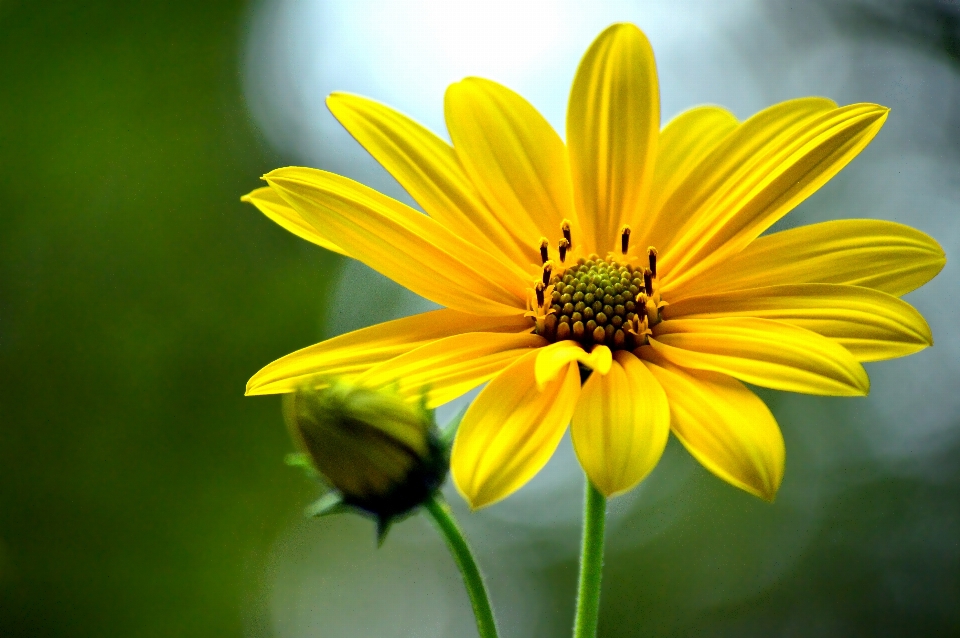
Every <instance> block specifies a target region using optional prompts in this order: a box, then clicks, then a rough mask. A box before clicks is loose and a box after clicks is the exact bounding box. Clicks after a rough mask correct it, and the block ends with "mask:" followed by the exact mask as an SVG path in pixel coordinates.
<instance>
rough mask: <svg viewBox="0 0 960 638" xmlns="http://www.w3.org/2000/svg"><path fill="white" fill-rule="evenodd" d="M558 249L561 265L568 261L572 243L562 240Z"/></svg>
mask: <svg viewBox="0 0 960 638" xmlns="http://www.w3.org/2000/svg"><path fill="white" fill-rule="evenodd" d="M557 248H558V250H559V251H560V263H561V264H562V263H563V262H564V261H566V260H567V249H568V248H570V242H569V241H567V240H566V239H561V240H560V245H559V246H558V247H557Z"/></svg>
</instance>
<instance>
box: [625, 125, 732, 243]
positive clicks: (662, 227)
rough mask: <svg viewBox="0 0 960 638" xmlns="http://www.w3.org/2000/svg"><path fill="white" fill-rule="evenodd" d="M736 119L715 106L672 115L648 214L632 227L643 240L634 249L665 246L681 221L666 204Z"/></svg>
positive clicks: (661, 144) (663, 134)
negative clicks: (637, 224)
mask: <svg viewBox="0 0 960 638" xmlns="http://www.w3.org/2000/svg"><path fill="white" fill-rule="evenodd" d="M737 124H738V122H737V118H736V117H734V116H733V114H732V113H731V112H730V111H728V110H726V109H722V108H719V107H716V106H698V107H696V108H692V109H690V110H688V111H685V112H683V113H681V114H680V115H678V116H677V117H675V118H673V119H672V120H671V121H670V123H669V124H667V126H666V127H664V129H663V130H662V131H661V132H660V142H659V152H658V154H657V162H656V167H655V170H654V178H653V185H652V191H651V193H650V206H649V211H650V212H649V213H648V214H647V215H646V216H645V217H644V219H642V220H640V226H639V228H635V229H633V230H634V232H635V233H637V237H642V238H644V241H643V242H634V247H633V251H644V252H645V251H646V250H647V246H648V245H653V246H666V245H667V239H668V238H670V237H672V232H671V230H670V229H671V228H673V227H674V226H676V225H677V224H678V222H677V219H676V218H675V216H674V215H673V214H672V213H673V209H671V208H667V207H664V203H665V202H667V201H669V199H670V198H671V196H672V195H673V194H674V193H675V192H676V190H677V189H678V188H679V187H680V185H681V184H682V183H683V181H684V180H685V179H686V178H687V176H688V175H690V173H692V172H693V170H694V169H695V168H696V167H697V166H698V165H699V164H700V162H701V161H702V160H703V159H704V158H705V157H707V156H708V155H709V154H710V152H711V151H713V149H715V148H716V147H717V145H719V144H720V142H722V141H723V140H724V139H725V138H726V137H727V136H728V135H729V134H730V133H731V132H732V131H733V130H734V129H736V128H737Z"/></svg>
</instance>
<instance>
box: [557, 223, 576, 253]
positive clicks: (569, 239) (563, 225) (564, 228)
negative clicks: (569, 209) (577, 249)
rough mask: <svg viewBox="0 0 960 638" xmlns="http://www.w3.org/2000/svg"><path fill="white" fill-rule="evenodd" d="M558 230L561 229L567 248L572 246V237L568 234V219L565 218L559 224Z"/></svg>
mask: <svg viewBox="0 0 960 638" xmlns="http://www.w3.org/2000/svg"><path fill="white" fill-rule="evenodd" d="M560 230H562V231H563V238H564V239H566V240H567V248H573V238H572V237H571V236H570V220H569V219H565V220H563V222H562V223H561V224H560Z"/></svg>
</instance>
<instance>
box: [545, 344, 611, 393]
mask: <svg viewBox="0 0 960 638" xmlns="http://www.w3.org/2000/svg"><path fill="white" fill-rule="evenodd" d="M573 361H576V362H578V363H582V364H583V365H585V366H587V367H588V368H590V369H591V370H596V371H597V372H599V373H600V374H606V373H607V372H609V371H610V364H611V363H612V362H613V353H612V352H610V348H608V347H607V346H603V345H599V346H594V347H593V349H592V350H591V351H590V353H589V354H588V353H587V352H586V351H585V350H584V349H583V348H582V347H581V346H580V344H579V343H577V342H576V341H558V342H556V343H554V344H552V345H549V346H547V347H546V348H543V349H542V350H540V354H539V355H538V356H537V365H536V377H537V386H538V387H540V388H542V387H543V386H544V385H546V384H547V383H549V382H550V381H553V380H554V379H555V378H556V377H557V375H559V374H560V373H562V372H565V371H566V369H567V367H568V366H569V364H570V363H571V362H573Z"/></svg>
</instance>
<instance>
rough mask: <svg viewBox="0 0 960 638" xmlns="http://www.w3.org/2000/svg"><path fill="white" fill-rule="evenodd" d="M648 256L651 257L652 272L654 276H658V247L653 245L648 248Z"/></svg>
mask: <svg viewBox="0 0 960 638" xmlns="http://www.w3.org/2000/svg"><path fill="white" fill-rule="evenodd" d="M647 257H649V258H650V272H651V273H653V276H654V277H656V276H657V249H656V248H654V247H653V246H650V248H647Z"/></svg>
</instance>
